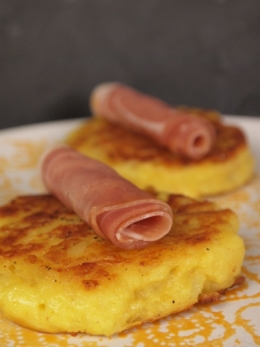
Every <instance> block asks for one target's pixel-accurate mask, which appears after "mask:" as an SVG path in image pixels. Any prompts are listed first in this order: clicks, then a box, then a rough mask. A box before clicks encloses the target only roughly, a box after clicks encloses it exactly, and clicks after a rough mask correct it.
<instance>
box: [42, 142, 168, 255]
mask: <svg viewBox="0 0 260 347" xmlns="http://www.w3.org/2000/svg"><path fill="white" fill-rule="evenodd" d="M41 172H42V177H43V182H44V184H45V186H46V188H47V189H48V191H49V192H50V193H52V194H53V195H55V196H56V197H57V198H58V199H59V200H60V201H61V202H62V203H63V204H64V205H65V206H67V207H68V208H69V209H71V210H73V211H74V212H75V213H76V214H77V215H78V216H79V217H80V218H81V219H82V220H83V221H84V222H86V223H87V224H88V225H89V226H90V227H92V229H93V230H94V231H95V232H96V233H97V234H98V235H99V236H101V237H103V238H105V239H109V240H111V241H112V243H114V244H115V245H116V246H118V247H120V248H126V249H135V248H142V247H146V246H148V245H149V244H150V243H151V242H154V241H156V240H159V239H160V238H162V237H163V236H164V235H166V234H167V233H168V232H169V231H170V229H171V226H172V218H173V214H172V210H171V208H170V207H169V205H168V204H166V203H165V202H163V201H160V200H157V199H155V198H154V197H153V196H151V195H150V194H148V193H147V192H144V191H142V190H140V189H138V188H137V187H136V186H134V185H133V184H132V183H130V182H128V181H127V180H125V179H124V178H122V177H121V176H119V175H118V174H117V173H116V172H115V171H114V170H113V169H111V168H110V167H108V166H107V165H105V164H102V163H101V162H99V161H97V160H93V159H91V158H89V157H86V156H84V155H82V154H80V153H78V152H77V151H75V150H72V149H70V148H68V147H57V148H54V149H52V150H50V151H49V152H48V153H47V154H45V155H44V157H43V159H42V164H41Z"/></svg>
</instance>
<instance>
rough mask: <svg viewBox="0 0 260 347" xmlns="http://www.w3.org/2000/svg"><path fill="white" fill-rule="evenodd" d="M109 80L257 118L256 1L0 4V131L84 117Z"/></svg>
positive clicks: (9, 0)
mask: <svg viewBox="0 0 260 347" xmlns="http://www.w3.org/2000/svg"><path fill="white" fill-rule="evenodd" d="M104 81H121V82H124V83H127V84H129V85H131V86H132V87H135V88H137V89H139V90H141V91H143V92H146V93H149V94H151V95H154V96H157V97H159V98H161V99H163V100H165V101H167V102H169V103H171V104H174V105H176V104H186V105H190V106H198V107H205V108H214V109H217V110H219V111H220V112H222V113H224V114H238V115H260V0H172V1H170V0H0V112H1V116H0V128H6V127H10V126H17V125H22V124H29V123H36V122H43V121H49V120H58V119H67V118H74V117H85V116H86V117H87V116H88V115H89V108H88V98H89V94H90V92H91V90H92V88H93V87H94V86H95V85H96V84H98V83H100V82H104Z"/></svg>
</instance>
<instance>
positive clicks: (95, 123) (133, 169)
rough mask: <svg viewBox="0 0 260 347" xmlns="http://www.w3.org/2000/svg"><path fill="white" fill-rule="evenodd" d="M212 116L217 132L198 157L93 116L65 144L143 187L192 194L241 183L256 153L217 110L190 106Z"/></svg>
mask: <svg viewBox="0 0 260 347" xmlns="http://www.w3.org/2000/svg"><path fill="white" fill-rule="evenodd" d="M190 112H193V113H195V114H197V115H199V116H201V117H204V118H206V119H208V120H210V121H211V122H212V123H213V125H214V127H215V129H216V134H217V140H216V143H215V145H214V148H213V149H212V151H211V152H210V153H209V154H208V155H206V156H205V157H204V158H202V159H200V160H196V161H194V160H191V159H187V158H184V157H180V156H177V155H175V154H173V153H171V152H170V151H169V150H167V149H165V148H163V147H160V146H159V145H157V144H155V143H154V142H153V141H152V140H150V139H148V138H147V137H145V136H143V135H140V134H137V133H134V132H132V131H130V130H128V129H127V128H126V127H123V126H121V125H117V124H112V123H110V122H108V121H106V120H103V119H100V118H98V117H92V118H90V120H88V121H87V122H85V123H83V124H82V126H80V127H79V128H78V129H76V130H75V131H73V132H72V133H71V135H70V136H69V138H68V139H67V143H68V144H69V145H70V146H71V147H73V148H75V149H77V150H78V151H79V152H81V153H83V154H85V155H88V156H90V157H92V158H94V159H98V160H100V161H102V162H104V163H105V164H107V165H109V166H111V167H113V168H114V169H115V170H116V171H117V172H118V173H119V174H120V175H121V176H123V177H124V178H126V179H128V180H129V181H131V182H132V183H134V184H135V185H136V186H138V187H139V188H141V189H146V188H147V187H148V186H151V187H153V188H154V189H156V190H157V191H165V192H168V193H174V194H184V195H187V196H190V197H193V198H198V197H206V196H213V195H217V194H221V193H225V192H228V191H231V190H234V189H235V188H237V187H239V186H241V185H243V184H245V183H246V182H247V181H248V180H249V179H250V178H251V177H252V175H253V173H254V166H255V163H254V158H253V155H252V153H251V151H250V148H249V146H248V143H247V140H246V137H245V135H244V133H243V131H242V130H241V129H239V128H237V127H234V126H227V125H225V124H223V123H222V121H221V118H220V116H219V114H218V113H217V112H213V111H203V110H193V109H191V110H190Z"/></svg>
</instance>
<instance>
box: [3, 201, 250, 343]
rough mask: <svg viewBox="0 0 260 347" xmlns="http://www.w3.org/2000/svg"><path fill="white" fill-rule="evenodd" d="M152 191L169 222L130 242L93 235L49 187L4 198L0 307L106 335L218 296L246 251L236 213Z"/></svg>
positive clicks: (43, 324)
mask: <svg viewBox="0 0 260 347" xmlns="http://www.w3.org/2000/svg"><path fill="white" fill-rule="evenodd" d="M159 198H161V199H163V200H165V201H167V202H168V203H169V205H170V206H171V208H172V210H173V212H174V222H173V228H172V230H171V232H170V233H169V234H168V235H167V236H165V237H164V238H162V239H161V240H159V241H157V242H156V243H154V244H152V245H151V246H149V247H148V248H144V249H138V250H123V249H120V248H117V247H116V246H114V245H113V244H112V243H110V242H109V241H106V240H104V239H101V238H99V237H98V236H97V235H96V234H95V233H94V232H93V231H92V230H91V229H90V228H89V227H88V226H87V225H86V224H84V223H83V222H82V221H81V220H80V219H79V217H77V216H76V215H75V214H74V213H73V212H71V211H69V210H68V209H67V208H65V207H64V206H63V205H62V204H61V203H60V202H59V201H58V200H57V199H55V198H54V197H52V196H50V195H35V196H21V197H18V198H16V199H14V200H12V201H11V202H10V203H8V204H7V205H5V206H2V207H1V208H0V239H1V242H0V310H1V312H2V313H3V315H4V316H5V317H6V318H8V319H9V320H11V321H13V322H16V323H18V324H20V325H22V326H24V327H28V328H31V329H34V330H37V331H42V332H49V333H59V332H69V333H77V332H85V333H88V334H100V335H107V336H110V335H112V334H114V333H117V332H120V331H124V330H126V329H129V328H131V327H134V326H136V325H139V324H141V323H143V322H147V321H154V320H158V319H160V318H162V317H165V316H168V315H171V314H175V313H177V312H180V311H183V310H187V309H189V308H190V307H192V305H194V304H196V303H197V302H212V301H215V300H217V299H219V296H220V294H219V293H220V292H222V291H223V290H224V289H226V288H228V287H230V286H232V285H233V284H234V283H235V282H236V281H237V278H239V276H240V270H241V265H242V262H243V258H244V243H243V240H242V239H241V238H240V237H239V236H238V235H237V231H238V225H239V224H238V219H237V216H236V215H235V213H234V212H232V211H231V210H229V209H225V210H221V209H219V208H218V207H217V206H216V205H215V204H213V203H211V202H207V201H204V202H198V201H195V200H193V199H190V198H186V197H183V196H181V195H160V196H159ZM173 319H174V318H173Z"/></svg>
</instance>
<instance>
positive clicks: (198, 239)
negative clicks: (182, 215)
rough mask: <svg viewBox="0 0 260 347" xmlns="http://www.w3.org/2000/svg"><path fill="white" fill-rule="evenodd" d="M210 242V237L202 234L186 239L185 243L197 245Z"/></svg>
mask: <svg viewBox="0 0 260 347" xmlns="http://www.w3.org/2000/svg"><path fill="white" fill-rule="evenodd" d="M209 240H210V236H209V235H208V234H207V233H201V234H199V235H197V234H195V235H191V236H190V237H185V242H186V243H187V244H190V245H197V244H200V243H206V242H208V241H209Z"/></svg>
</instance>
